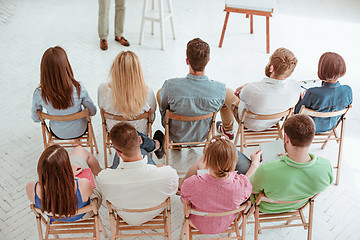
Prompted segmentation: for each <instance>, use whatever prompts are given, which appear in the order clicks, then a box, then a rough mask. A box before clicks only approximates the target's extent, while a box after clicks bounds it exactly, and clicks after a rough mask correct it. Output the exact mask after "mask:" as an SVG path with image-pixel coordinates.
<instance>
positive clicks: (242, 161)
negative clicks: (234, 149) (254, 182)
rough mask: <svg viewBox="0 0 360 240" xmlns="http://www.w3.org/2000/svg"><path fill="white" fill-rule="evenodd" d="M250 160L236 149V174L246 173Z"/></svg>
mask: <svg viewBox="0 0 360 240" xmlns="http://www.w3.org/2000/svg"><path fill="white" fill-rule="evenodd" d="M250 164H251V160H250V159H248V158H247V157H246V156H245V155H244V154H243V153H242V152H240V151H238V162H237V164H236V168H235V171H238V174H244V175H245V174H246V172H247V171H248V170H249V168H250Z"/></svg>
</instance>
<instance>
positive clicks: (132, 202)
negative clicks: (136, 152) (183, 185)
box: [96, 156, 179, 225]
mask: <svg viewBox="0 0 360 240" xmlns="http://www.w3.org/2000/svg"><path fill="white" fill-rule="evenodd" d="M96 181H97V183H98V186H99V189H100V191H101V193H102V196H103V198H105V199H106V200H109V201H110V202H111V203H112V204H113V205H114V207H115V208H116V209H117V210H121V209H124V208H127V209H142V208H150V207H155V206H157V205H159V204H161V203H162V202H164V201H165V200H166V198H168V197H169V196H171V195H174V194H175V193H176V191H177V189H178V183H179V177H178V175H177V173H176V170H175V169H173V168H172V167H170V166H163V167H157V166H155V165H152V164H147V157H146V156H145V158H144V159H142V160H139V161H135V162H120V164H119V166H118V168H117V169H109V168H107V169H104V170H102V171H101V172H100V173H99V175H98V177H97V178H96ZM161 211H162V209H159V210H156V211H152V212H146V213H127V212H122V211H118V214H119V215H120V216H121V218H122V219H123V220H124V221H126V222H127V223H128V224H130V225H140V224H142V223H144V222H147V221H149V220H151V219H153V218H154V217H156V216H157V215H159V214H160V212H161Z"/></svg>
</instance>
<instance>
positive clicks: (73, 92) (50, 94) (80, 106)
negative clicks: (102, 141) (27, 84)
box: [31, 46, 96, 139]
mask: <svg viewBox="0 0 360 240" xmlns="http://www.w3.org/2000/svg"><path fill="white" fill-rule="evenodd" d="M43 108H45V109H46V111H47V113H48V114H50V115H55V116H63V115H69V114H73V113H77V112H81V111H83V110H84V108H88V109H89V113H90V116H93V115H95V114H96V106H95V105H94V103H93V101H92V100H91V98H90V96H89V94H88V92H87V91H86V89H85V87H84V85H83V84H82V83H80V82H78V81H76V80H75V79H74V76H73V72H72V69H71V66H70V63H69V60H68V58H67V55H66V52H65V51H64V49H62V48H61V47H59V46H57V47H54V48H49V49H48V50H46V51H45V53H44V55H43V57H42V60H41V78H40V86H39V87H38V88H36V89H35V91H34V94H33V100H32V109H31V117H32V119H33V120H34V121H35V122H40V118H39V116H38V115H37V110H40V111H43ZM87 123H88V122H87V119H86V118H82V119H77V120H73V121H61V122H60V121H50V131H52V132H53V134H54V135H55V136H56V137H58V138H62V139H71V138H77V137H80V136H82V135H83V134H84V133H85V132H86V130H87V127H88V125H87Z"/></svg>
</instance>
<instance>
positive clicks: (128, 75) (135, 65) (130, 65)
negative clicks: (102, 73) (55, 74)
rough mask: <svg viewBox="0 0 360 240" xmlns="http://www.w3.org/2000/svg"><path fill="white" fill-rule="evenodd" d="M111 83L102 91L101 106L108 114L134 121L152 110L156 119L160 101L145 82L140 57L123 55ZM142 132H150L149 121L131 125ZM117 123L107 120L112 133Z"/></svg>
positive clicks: (101, 88) (99, 94) (114, 67)
mask: <svg viewBox="0 0 360 240" xmlns="http://www.w3.org/2000/svg"><path fill="white" fill-rule="evenodd" d="M110 78H111V80H110V82H109V83H102V84H101V85H100V86H99V89H98V104H99V107H100V108H101V109H103V110H104V111H106V112H109V113H112V114H116V115H122V116H124V117H126V118H129V119H132V118H135V117H136V116H138V115H140V114H142V113H144V112H146V111H149V110H150V109H151V112H152V113H153V120H154V118H155V110H156V100H155V95H154V92H153V90H152V89H150V88H149V87H148V85H147V84H146V82H145V79H144V76H143V72H142V68H141V64H140V61H139V58H138V57H137V56H136V54H135V53H134V52H132V51H126V52H125V51H122V52H120V53H119V54H118V55H117V56H116V58H115V60H114V62H113V64H112V66H111V70H110ZM129 123H130V124H131V125H133V126H134V127H135V128H136V129H137V130H138V131H139V132H142V133H144V134H147V133H148V129H147V119H141V120H137V121H131V122H129ZM115 124H116V122H115V121H111V120H110V121H107V125H108V128H109V129H108V130H110V129H111V128H112V127H113V126H114V125H115Z"/></svg>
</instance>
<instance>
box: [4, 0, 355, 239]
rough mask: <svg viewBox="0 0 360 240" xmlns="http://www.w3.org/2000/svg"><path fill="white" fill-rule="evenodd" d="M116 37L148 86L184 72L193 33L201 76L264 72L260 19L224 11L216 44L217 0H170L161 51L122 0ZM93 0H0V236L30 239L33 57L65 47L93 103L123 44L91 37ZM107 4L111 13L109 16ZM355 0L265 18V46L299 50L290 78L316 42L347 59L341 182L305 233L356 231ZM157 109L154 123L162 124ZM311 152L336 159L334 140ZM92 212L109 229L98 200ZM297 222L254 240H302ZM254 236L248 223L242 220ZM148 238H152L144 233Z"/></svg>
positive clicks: (181, 158) (242, 77) (307, 5)
mask: <svg viewBox="0 0 360 240" xmlns="http://www.w3.org/2000/svg"><path fill="white" fill-rule="evenodd" d="M126 4H127V10H126V23H125V33H124V35H125V37H126V38H127V39H128V40H129V41H130V43H131V46H130V48H127V49H129V50H132V51H134V52H136V54H138V56H139V57H140V60H141V62H142V65H143V69H144V74H145V77H146V80H147V81H148V83H149V85H150V86H151V87H152V88H153V89H154V90H155V91H156V90H157V89H159V88H160V87H161V86H162V83H163V82H164V80H166V79H168V78H170V77H177V76H184V75H186V73H187V66H186V65H185V46H186V43H187V42H188V41H189V40H191V39H192V38H194V37H200V38H202V39H204V40H205V41H207V42H208V43H209V44H210V46H211V61H210V63H209V65H208V67H207V75H208V76H209V77H210V78H212V79H215V80H218V81H221V82H224V83H226V84H227V86H228V87H230V88H235V87H237V86H239V85H241V84H243V83H246V82H252V81H259V80H261V79H262V78H263V76H264V67H265V65H266V63H267V60H268V57H269V55H268V54H265V19H263V18H261V17H255V18H254V20H255V31H254V34H253V35H250V34H249V23H248V19H246V18H245V17H244V16H243V15H240V14H231V15H230V19H229V23H228V28H227V32H226V35H225V41H224V45H223V48H221V49H220V48H218V47H217V45H218V41H219V39H220V33H221V29H222V24H223V21H224V17H225V14H224V12H223V11H222V10H223V7H224V1H222V0H197V1H192V0H174V1H173V5H174V10H175V20H176V31H177V39H176V40H172V36H171V31H170V26H169V24H168V25H167V26H166V28H165V33H166V50H165V51H161V50H160V37H159V29H158V26H156V28H155V35H153V36H152V35H151V34H150V24H147V25H146V33H145V38H144V43H143V45H141V46H139V45H138V41H139V30H140V17H141V12H142V4H143V1H142V0H131V1H127V3H126ZM97 8H98V4H97V1H81V0H72V1H63V0H52V1H46V0H32V1H28V0H0V80H1V84H2V88H1V89H0V99H1V101H0V106H1V111H2V115H1V118H0V119H1V122H0V123H1V124H0V133H1V140H0V159H1V166H0V239H36V238H37V231H36V227H35V218H34V216H33V214H32V213H31V212H30V209H29V201H28V199H27V198H26V194H25V184H26V182H28V181H30V180H35V179H36V165H37V161H38V157H39V155H40V153H41V152H42V150H43V145H42V136H41V130H40V125H39V124H35V123H33V122H32V120H31V118H30V107H31V99H32V93H33V90H34V89H35V88H36V86H37V85H38V84H39V65H40V60H41V56H42V54H43V52H44V51H45V50H46V49H47V48H48V47H50V46H54V45H60V46H62V47H63V48H65V50H66V51H67V53H68V56H69V59H70V62H71V64H72V67H73V70H74V73H75V77H76V79H77V80H79V81H82V82H84V83H85V86H86V88H87V89H88V91H89V93H90V96H91V97H92V98H93V100H94V101H95V102H96V100H97V96H96V93H97V87H98V85H99V84H100V83H101V82H104V81H106V80H107V78H108V73H109V69H110V66H111V62H112V61H113V59H114V58H115V56H116V55H117V53H118V52H119V51H122V50H127V49H125V48H124V47H122V46H121V45H119V44H118V43H117V42H115V41H114V40H113V21H111V24H110V36H109V50H107V51H105V52H104V51H101V50H100V49H99V40H98V37H97V15H98V12H97V11H98V9H97ZM113 8H114V6H112V9H111V19H113ZM359 11H360V3H359V2H358V1H357V0H347V1H336V0H331V1H329V0H328V1H318V0H306V1H295V0H292V1H288V0H287V1H285V0H278V6H277V8H276V10H275V14H274V17H273V18H272V19H271V51H274V50H275V49H276V48H278V47H287V48H289V49H291V50H292V51H293V52H294V53H295V55H296V56H297V57H298V59H299V64H298V66H297V68H296V70H295V72H294V74H293V78H295V79H297V80H304V79H315V78H316V71H317V62H318V59H319V57H320V55H321V54H322V53H323V52H325V51H335V52H338V53H340V54H341V55H342V56H343V57H344V59H345V61H346V62H347V67H348V69H347V74H346V75H345V77H344V78H343V79H341V82H342V83H344V84H350V85H351V87H352V89H353V92H354V99H355V102H354V104H353V109H352V110H351V112H350V114H349V117H348V122H347V126H346V129H347V131H346V142H345V147H344V154H343V160H344V161H343V171H342V178H341V182H340V186H338V187H335V186H330V187H329V189H328V190H326V191H325V192H324V193H322V194H321V195H320V196H319V197H318V198H317V200H316V205H315V206H316V207H315V223H314V231H313V237H314V239H321V240H322V239H324V240H328V239H341V240H342V239H360V237H359V236H360V218H359V215H360V207H359V197H360V194H359V190H360V171H359V170H360V164H359V163H358V159H357V158H356V156H357V151H356V148H357V146H358V145H359V144H360V139H359V137H358V135H359V134H360V128H359V126H358V124H356V122H357V121H358V120H359V118H360V111H359V106H358V105H357V96H358V95H357V93H358V92H359V81H358V79H357V78H358V73H357V70H358V69H359V66H360V59H359V53H360V49H359V46H358V43H359V42H360V15H359V14H358V13H359ZM159 117H160V116H159V113H157V119H156V121H155V123H154V127H153V129H162V127H161V125H160V121H159ZM93 124H94V127H95V135H96V136H97V141H98V144H99V146H100V153H99V155H97V158H98V159H99V161H100V162H101V163H102V161H103V153H102V150H101V149H102V141H101V140H102V138H101V136H102V132H101V121H100V115H99V114H97V115H96V116H95V117H94V118H93ZM312 151H313V152H314V153H315V154H319V155H323V156H325V157H327V158H329V159H330V160H331V161H333V162H334V161H335V160H336V157H335V156H336V144H330V145H329V146H328V147H327V148H326V149H325V150H323V151H321V150H319V147H318V146H314V147H313V150H312ZM200 155H201V151H199V150H182V151H174V152H173V153H172V154H171V161H172V162H173V165H174V166H175V167H176V168H177V169H178V170H179V171H184V170H186V169H187V168H188V167H189V166H190V165H191V163H193V162H194V161H195V160H196V159H198V158H199V157H200ZM172 210H173V219H172V223H173V224H172V229H173V238H176V237H178V236H179V235H178V234H179V230H180V225H181V222H182V211H181V204H180V201H179V199H178V197H173V199H172ZM101 216H102V218H103V222H104V223H105V225H106V227H107V228H109V218H108V216H107V213H106V209H105V208H104V207H102V208H101ZM305 237H306V233H305V231H304V230H303V229H301V228H298V229H281V230H268V231H263V234H262V235H261V239H305ZM247 238H248V239H253V228H252V226H249V227H248V228H247ZM146 239H152V238H150V237H149V238H146Z"/></svg>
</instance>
